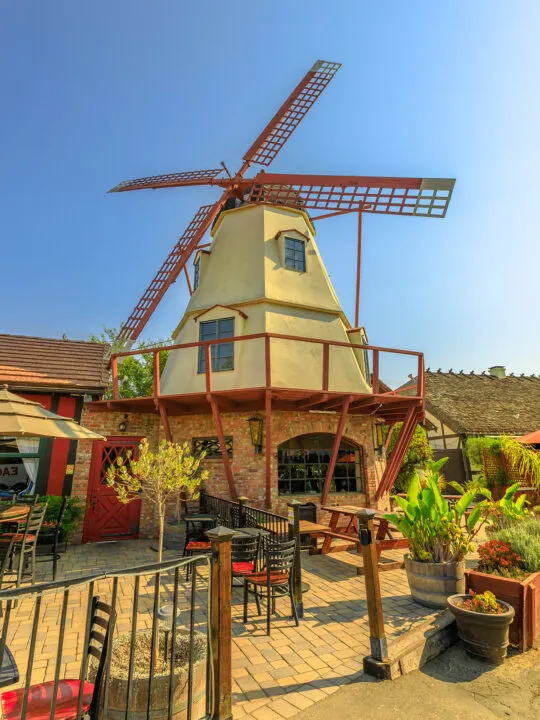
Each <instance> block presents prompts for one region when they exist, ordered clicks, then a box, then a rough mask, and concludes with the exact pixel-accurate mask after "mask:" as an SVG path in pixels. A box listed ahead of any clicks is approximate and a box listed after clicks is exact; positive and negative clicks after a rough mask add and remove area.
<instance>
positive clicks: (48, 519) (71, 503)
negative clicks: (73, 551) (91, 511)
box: [38, 495, 85, 551]
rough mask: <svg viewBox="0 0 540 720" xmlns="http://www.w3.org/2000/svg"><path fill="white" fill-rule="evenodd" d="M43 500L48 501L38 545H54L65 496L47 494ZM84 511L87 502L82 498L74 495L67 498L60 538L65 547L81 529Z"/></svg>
mask: <svg viewBox="0 0 540 720" xmlns="http://www.w3.org/2000/svg"><path fill="white" fill-rule="evenodd" d="M43 502H46V503H47V509H46V511H45V518H44V520H43V523H42V525H41V530H40V533H39V536H38V545H52V544H53V543H54V535H55V532H56V524H57V522H58V516H59V514H60V508H61V506H62V502H63V497H62V496H61V495H46V496H45V497H44V498H43ZM84 511H85V504H84V501H83V500H81V498H78V497H73V496H69V497H68V498H67V501H66V507H65V509H64V515H63V517H62V522H61V523H60V532H59V538H58V540H59V543H63V544H64V547H65V546H67V543H68V542H69V541H70V540H71V538H72V537H73V535H74V534H75V532H76V531H77V530H78V529H79V527H80V523H81V521H82V519H83V518H84ZM58 550H59V551H60V545H59V546H58Z"/></svg>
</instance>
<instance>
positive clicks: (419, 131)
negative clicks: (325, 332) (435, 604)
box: [0, 0, 540, 373]
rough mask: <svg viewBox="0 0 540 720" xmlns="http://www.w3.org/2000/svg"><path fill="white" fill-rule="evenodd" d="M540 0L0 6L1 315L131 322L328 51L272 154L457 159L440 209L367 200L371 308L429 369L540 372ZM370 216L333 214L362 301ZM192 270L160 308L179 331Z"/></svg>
mask: <svg viewBox="0 0 540 720" xmlns="http://www.w3.org/2000/svg"><path fill="white" fill-rule="evenodd" d="M539 36H540V3H538V0H530V1H528V2H527V1H526V0H520V1H519V2H515V3H510V2H507V0H486V1H482V0H474V2H471V0H467V1H465V0H453V2H450V3H433V2H432V1H431V2H420V1H418V2H415V1H414V0H413V2H409V3H402V2H398V1H397V0H396V1H395V2H384V1H382V0H381V2H378V3H374V2H366V1H364V0H349V1H348V2H347V1H343V2H334V3H332V2H330V3H329V2H319V1H318V0H309V1H308V0H294V1H293V0H288V1H287V2H281V1H280V0H274V1H273V2H272V3H270V4H269V3H226V2H218V1H214V2H181V1H179V0H168V1H165V0H160V1H159V2H148V1H147V0H144V1H143V0H114V1H111V0H93V1H92V2H86V3H83V2H73V0H61V1H60V0H56V1H55V2H50V1H47V0H34V1H33V2H28V0H26V1H24V0H20V1H19V2H14V1H12V2H3V3H2V4H1V7H0V78H1V91H2V101H3V102H2V115H1V132H0V157H1V162H2V172H1V174H0V205H1V209H0V238H1V243H2V261H3V262H2V267H3V272H2V289H3V298H4V302H3V308H4V313H3V320H2V323H1V325H0V328H1V331H2V332H12V333H21V334H32V335H42V336H61V335H62V334H63V333H66V334H67V335H68V336H69V337H71V338H85V337H87V336H88V334H89V333H92V332H98V331H99V330H100V327H101V325H108V326H118V325H119V323H120V322H121V321H122V320H124V319H126V318H127V316H128V315H129V312H130V310H131V309H132V307H133V305H134V304H135V302H136V301H137V299H138V298H139V296H140V294H141V293H142V291H143V290H144V288H145V287H146V285H147V284H148V282H149V280H150V279H151V277H152V276H153V274H154V272H155V270H156V269H157V268H158V266H159V265H160V264H161V261H162V259H163V258H164V257H165V255H166V254H167V253H168V251H169V249H170V248H171V246H172V245H173V244H174V242H175V241H176V238H177V236H178V235H179V234H180V233H181V232H182V231H183V229H184V227H185V225H186V224H187V223H188V222H189V220H190V219H191V217H192V215H193V213H194V211H195V209H196V208H197V207H198V206H199V205H200V204H202V203H207V202H210V201H213V199H215V198H216V197H217V191H215V190H212V189H210V188H207V189H198V188H197V189H193V188H191V189H184V190H167V191H158V192H150V191H148V192H137V193H125V194H123V195H106V194H105V193H106V191H107V189H109V188H110V187H111V186H113V185H115V184H116V183H117V182H119V181H120V180H123V179H126V178H131V177H139V176H143V175H149V174H154V173H161V172H167V171H175V170H190V169H197V168H206V167H216V165H217V164H219V161H220V160H224V161H225V162H226V163H227V164H228V165H229V166H230V167H231V168H236V167H238V165H239V161H240V158H241V156H242V154H243V153H244V152H245V150H246V149H247V148H248V147H249V145H250V144H251V142H252V141H253V139H254V137H255V136H256V135H257V134H258V133H259V132H260V130H261V129H262V127H263V126H264V125H265V123H266V122H267V120H268V119H269V118H270V117H271V115H272V114H273V113H274V111H275V110H276V108H277V107H278V106H279V105H280V104H281V103H282V101H283V100H284V98H285V97H286V96H287V95H288V93H289V92H290V90H291V89H292V88H293V87H294V86H295V85H296V83H297V82H298V80H299V79H300V78H301V77H302V75H303V74H304V73H305V71H306V70H307V69H308V68H309V67H310V66H311V64H312V63H313V62H314V60H316V59H317V58H323V59H327V60H334V61H340V62H342V63H343V68H342V69H341V70H340V72H339V73H338V75H337V76H336V78H335V80H334V81H333V83H332V84H331V85H330V87H329V88H328V89H327V90H326V92H325V93H324V95H323V96H322V98H321V99H320V100H319V101H318V103H317V104H316V106H315V107H314V108H313V110H312V111H311V112H310V114H309V115H308V117H307V118H306V119H305V120H304V122H303V123H302V125H301V126H300V128H299V129H298V130H297V132H296V133H295V135H294V137H293V138H292V139H291V140H290V142H289V143H288V145H287V146H286V148H285V149H284V150H283V152H282V153H281V154H280V155H279V157H278V159H277V160H276V162H275V163H274V165H273V168H272V169H273V170H275V171H276V172H288V171H290V172H309V173H343V174H367V175H398V176H399V175H403V176H424V177H456V178H457V184H456V189H455V193H454V197H453V200H452V203H451V206H450V210H449V212H448V215H447V217H446V219H444V220H442V221H441V220H429V219H424V218H399V217H398V218H393V217H372V216H366V218H365V222H364V256H363V275H362V312H361V316H362V317H361V321H362V323H363V324H364V325H365V326H366V328H367V331H368V336H369V340H370V342H371V343H373V344H377V345H387V346H393V347H403V348H410V349H414V350H423V351H424V352H425V353H426V365H428V366H431V367H432V368H438V367H440V366H442V367H443V368H445V369H446V368H449V367H452V368H454V369H461V368H464V369H465V370H466V371H469V370H471V369H472V368H475V369H477V370H478V369H479V370H481V369H484V368H487V367H488V366H489V365H493V364H505V365H506V366H507V368H508V371H513V372H516V373H521V372H527V373H530V372H534V373H538V372H540V332H539V330H540V319H539V318H540V312H539V311H540V242H539V239H540V238H539V235H540V232H539V217H538V206H539V203H540V187H539V184H540V140H539V137H540V91H539V90H540V43H539V41H538V38H539ZM355 233H356V229H355V220H354V218H353V217H343V218H339V219H337V220H327V221H325V222H324V223H319V229H318V242H319V246H320V248H321V252H322V254H323V257H324V259H325V261H326V263H327V267H328V270H329V272H330V275H331V278H332V280H333V282H334V285H335V286H336V289H337V292H338V295H339V296H340V299H341V301H342V304H343V306H344V308H345V311H346V312H347V313H348V314H349V317H350V318H352V317H353V311H354V307H353V305H354V250H355V242H356V234H355ZM186 299H187V295H186V290H185V283H184V282H183V281H182V282H178V283H177V284H176V286H174V287H173V288H172V289H171V290H170V291H169V293H168V295H167V297H166V300H165V301H164V302H163V303H162V306H161V307H160V308H159V309H158V311H157V312H156V314H155V315H154V317H153V319H152V321H151V322H150V324H149V325H148V327H147V333H146V334H147V336H149V337H152V338H153V337H163V336H166V335H167V334H168V333H169V332H170V330H171V329H172V328H173V327H174V326H175V325H176V324H177V322H178V320H179V318H180V317H181V314H182V312H183V308H184V306H185V303H186Z"/></svg>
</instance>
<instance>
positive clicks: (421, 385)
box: [111, 333, 425, 400]
mask: <svg viewBox="0 0 540 720" xmlns="http://www.w3.org/2000/svg"><path fill="white" fill-rule="evenodd" d="M263 338H264V343H265V353H264V355H265V385H263V386H261V387H262V388H263V389H266V390H270V389H272V369H271V361H270V349H271V341H272V340H273V339H275V340H294V341H296V342H298V343H313V344H316V345H322V377H321V383H320V387H317V388H310V389H311V390H313V392H323V393H324V392H327V391H328V389H329V378H330V348H331V347H343V348H349V349H350V350H362V351H364V350H367V351H368V352H371V353H372V372H371V377H370V381H371V388H372V394H374V395H386V396H390V395H391V396H400V395H402V394H403V393H404V392H406V391H409V392H410V391H411V390H416V392H415V394H414V395H408V397H417V398H424V392H425V380H424V355H423V353H419V352H415V351H414V350H397V349H395V348H387V347H377V346H374V345H363V344H358V343H349V342H340V341H337V340H320V339H317V338H308V337H298V336H296V335H281V334H279V333H257V334H253V335H238V336H236V337H232V338H223V339H221V340H207V341H205V342H191V343H183V344H180V345H161V346H159V347H155V348H145V349H141V350H130V351H127V352H121V353H116V354H114V355H112V357H111V370H112V391H113V400H120V399H121V396H120V381H119V376H118V361H119V360H121V359H122V358H124V357H129V356H132V355H148V354H150V353H151V354H152V355H153V373H154V380H153V387H152V396H153V397H155V398H158V397H160V396H161V387H160V370H159V367H160V366H159V359H160V353H161V352H164V351H170V350H186V349H190V348H199V347H202V348H204V357H205V392H207V393H210V392H212V375H213V372H212V362H211V347H212V345H221V344H224V343H235V344H236V343H240V342H242V343H243V342H249V341H250V340H260V339H263ZM385 353H387V354H392V355H409V356H412V357H416V358H417V380H416V382H413V383H411V384H410V385H407V386H404V387H401V388H398V389H397V390H391V391H388V392H385V393H381V392H380V381H381V378H380V357H381V354H385ZM281 389H283V388H281ZM404 397H407V396H404Z"/></svg>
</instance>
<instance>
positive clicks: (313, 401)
mask: <svg viewBox="0 0 540 720" xmlns="http://www.w3.org/2000/svg"><path fill="white" fill-rule="evenodd" d="M327 400H328V393H321V394H320V395H317V396H316V397H314V398H310V399H309V400H305V401H303V402H299V403H298V409H299V410H307V409H308V408H310V407H315V405H320V404H321V403H324V402H326V401H327Z"/></svg>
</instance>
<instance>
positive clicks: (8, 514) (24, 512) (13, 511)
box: [0, 505, 30, 523]
mask: <svg viewBox="0 0 540 720" xmlns="http://www.w3.org/2000/svg"><path fill="white" fill-rule="evenodd" d="M29 513H30V505H7V506H6V507H4V508H0V523H19V522H22V521H23V520H26V518H27V517H28V515H29Z"/></svg>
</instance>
